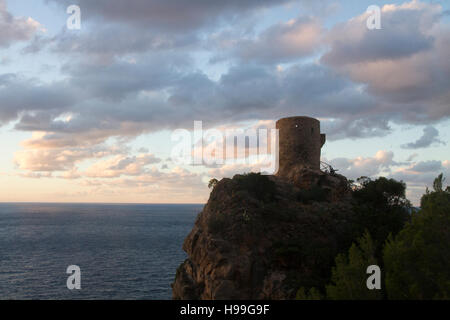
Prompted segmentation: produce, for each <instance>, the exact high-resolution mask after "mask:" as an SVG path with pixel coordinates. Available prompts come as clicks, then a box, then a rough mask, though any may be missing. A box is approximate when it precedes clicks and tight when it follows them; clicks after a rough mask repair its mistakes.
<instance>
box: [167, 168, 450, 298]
mask: <svg viewBox="0 0 450 320" xmlns="http://www.w3.org/2000/svg"><path fill="white" fill-rule="evenodd" d="M298 174H299V177H297V178H298V179H299V180H300V179H302V180H301V181H302V183H303V182H304V181H306V180H305V179H307V181H309V182H310V186H309V187H308V188H304V187H296V186H295V184H293V183H291V181H289V182H286V181H285V180H284V179H280V178H279V177H276V176H263V175H259V174H254V173H250V174H246V175H236V176H234V177H233V179H222V180H221V181H213V183H211V185H210V186H211V188H213V190H212V192H211V195H210V199H209V201H208V203H207V204H206V205H205V208H204V210H203V211H202V212H201V213H200V214H199V216H198V218H197V221H196V223H195V226H194V228H193V230H192V231H191V233H190V234H189V236H188V237H187V238H186V240H185V242H184V245H183V248H184V250H185V251H186V252H187V253H188V256H189V258H188V259H187V260H186V261H185V263H184V264H182V265H181V266H180V268H179V269H178V271H177V276H176V279H175V282H174V284H173V296H174V298H176V299H293V298H296V297H297V298H299V299H356V298H360V299H382V298H393V299H396V298H443V297H448V296H449V293H448V292H449V291H448V286H449V281H450V280H449V279H450V276H449V274H448V270H450V268H448V266H449V265H450V263H449V252H450V250H448V249H449V248H448V246H449V244H450V239H449V213H450V207H449V200H448V197H449V193H448V190H447V191H443V190H442V189H443V188H442V186H441V188H440V189H439V187H438V188H437V189H438V190H435V191H434V192H429V193H428V194H426V195H425V196H424V198H423V199H422V210H421V211H419V212H418V213H414V215H413V217H412V219H411V214H410V212H411V208H410V203H409V201H408V200H407V199H406V198H405V188H406V187H405V184H404V183H402V182H398V181H395V180H392V179H386V178H378V179H376V180H371V179H368V178H364V177H363V178H361V179H359V180H358V183H357V184H352V183H349V182H348V181H347V180H346V179H345V178H344V177H343V176H339V175H330V174H325V173H313V172H310V171H305V172H299V173H298ZM440 179H441V182H442V180H443V179H442V177H441V178H440ZM294 182H295V181H294ZM438 185H439V183H438ZM302 186H303V184H302ZM432 230H433V232H432ZM443 250H447V251H443ZM417 255H420V258H419V257H418V256H417ZM371 264H377V265H379V266H380V268H381V270H382V272H383V286H382V290H375V291H370V290H368V289H367V287H366V281H365V279H366V278H367V274H366V268H367V266H368V265H371ZM402 270H404V271H405V272H404V271H402ZM418 272H423V276H419V277H418V278H416V279H415V280H414V279H413V278H414V277H415V276H416V274H417V273H418ZM430 277H432V279H436V280H439V283H437V284H434V285H433V284H431V283H427V281H428V282H430ZM433 277H436V278H433ZM427 279H428V280H427ZM413 280H414V281H413ZM433 281H434V280H433ZM431 282H432V281H431ZM405 283H408V284H410V285H408V286H405Z"/></svg>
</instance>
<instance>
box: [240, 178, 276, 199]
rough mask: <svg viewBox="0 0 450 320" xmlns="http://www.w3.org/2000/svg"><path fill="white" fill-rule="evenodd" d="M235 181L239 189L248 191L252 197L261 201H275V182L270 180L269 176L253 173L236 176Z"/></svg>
mask: <svg viewBox="0 0 450 320" xmlns="http://www.w3.org/2000/svg"><path fill="white" fill-rule="evenodd" d="M233 180H234V181H235V182H236V183H237V187H238V189H241V190H246V191H248V193H249V194H250V195H251V196H252V197H254V198H256V199H258V200H260V201H263V202H270V201H273V200H274V199H275V193H276V186H275V182H273V181H272V180H270V179H269V177H268V176H265V175H261V174H260V173H253V172H251V173H247V174H243V175H235V176H234V177H233Z"/></svg>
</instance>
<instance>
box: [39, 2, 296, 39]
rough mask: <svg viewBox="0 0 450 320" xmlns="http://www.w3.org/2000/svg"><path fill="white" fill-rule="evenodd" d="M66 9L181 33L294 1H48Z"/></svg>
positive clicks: (101, 19) (96, 18)
mask: <svg viewBox="0 0 450 320" xmlns="http://www.w3.org/2000/svg"><path fill="white" fill-rule="evenodd" d="M48 1H51V2H55V3H58V4H60V5H62V6H64V7H65V8H66V7H67V6H69V5H71V4H76V5H79V6H80V8H81V12H82V15H83V18H84V19H87V20H93V21H96V22H101V23H109V24H111V23H120V24H126V25H132V26H136V27H138V28H152V29H153V30H155V31H164V32H182V33H185V32H186V31H188V30H193V29H199V28H202V27H204V26H208V28H211V27H213V26H214V25H217V24H219V23H221V22H223V21H227V22H228V23H229V22H232V21H233V20H235V19H236V18H237V17H239V16H246V15H248V14H251V13H252V12H255V11H257V10H260V9H264V8H269V7H273V6H277V5H282V4H285V3H288V2H292V1H291V0H278V1H274V0H228V1H205V0H189V1H185V0H165V1H159V0H128V1H122V0H96V1H91V0H62V1H61V0H48Z"/></svg>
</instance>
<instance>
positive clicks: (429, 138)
mask: <svg viewBox="0 0 450 320" xmlns="http://www.w3.org/2000/svg"><path fill="white" fill-rule="evenodd" d="M433 144H445V142H443V141H441V140H440V139H439V131H438V130H437V129H436V128H434V127H432V126H428V127H425V128H424V129H423V135H422V136H421V137H420V138H419V139H418V140H416V141H415V142H411V143H407V144H404V145H402V148H404V149H419V148H427V147H430V146H431V145H433Z"/></svg>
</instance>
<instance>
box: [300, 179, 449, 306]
mask: <svg viewBox="0 0 450 320" xmlns="http://www.w3.org/2000/svg"><path fill="white" fill-rule="evenodd" d="M442 182H443V177H442V175H440V176H439V177H438V178H436V180H435V182H434V191H433V192H429V191H428V190H427V193H426V194H425V195H424V196H423V197H422V200H421V210H420V211H418V212H413V214H412V218H411V220H410V222H408V223H407V224H406V225H405V226H404V228H402V229H401V230H400V231H399V232H398V233H397V235H396V236H395V233H394V232H392V233H390V234H389V235H388V236H386V238H385V239H384V241H382V242H378V245H375V243H374V242H373V240H372V239H371V236H370V234H369V232H367V233H366V234H365V236H364V237H363V238H361V239H359V240H358V241H357V243H356V244H353V245H352V247H351V248H350V250H349V252H348V255H343V254H341V255H338V257H337V258H336V266H335V268H334V269H333V276H332V279H331V284H330V285H328V286H327V287H326V295H325V294H323V295H320V294H317V292H320V291H319V290H318V289H317V288H314V290H311V289H310V290H309V291H306V290H305V288H301V290H299V292H298V295H297V298H299V299H323V298H327V299H383V298H384V299H402V300H403V299H427V300H428V299H450V190H449V188H448V187H447V189H446V191H444V190H443V187H442ZM381 190H382V189H381ZM391 221H393V224H392V225H391V228H393V229H394V231H395V230H398V228H397V227H398V225H397V224H396V222H395V220H391ZM384 231H386V230H384ZM374 234H377V233H374ZM382 239H383V238H382V237H381V238H380V239H379V240H378V241H380V240H382ZM380 252H382V254H381V255H380ZM369 265H379V266H380V267H381V270H382V286H381V290H367V287H366V282H365V280H366V278H367V275H366V274H365V271H366V268H367V266H369ZM310 292H312V293H310Z"/></svg>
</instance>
